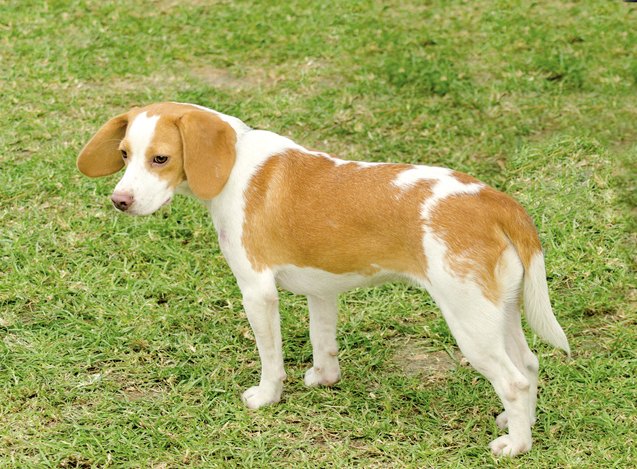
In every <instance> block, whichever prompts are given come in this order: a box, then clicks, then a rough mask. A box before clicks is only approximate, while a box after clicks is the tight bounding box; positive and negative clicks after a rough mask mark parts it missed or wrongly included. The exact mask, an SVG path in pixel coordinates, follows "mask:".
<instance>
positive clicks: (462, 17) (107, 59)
mask: <svg viewBox="0 0 637 469" xmlns="http://www.w3.org/2000/svg"><path fill="white" fill-rule="evenodd" d="M0 12H1V14H0V86H1V88H0V89H1V94H2V99H0V115H1V116H2V124H1V128H0V338H1V340H0V418H1V419H2V423H1V424H0V467H15V468H24V467H34V468H35V467H38V468H39V467H62V468H74V467H80V468H88V467H139V468H151V467H152V468H158V469H159V468H161V469H166V468H181V467H258V468H261V467H277V468H281V467H365V468H367V467H378V468H386V467H397V468H398V467H414V468H415V467H490V466H497V467H525V468H527V467H537V468H545V467H590V468H600V467H635V466H636V465H637V449H636V447H637V442H636V441H635V435H636V434H637V409H636V402H637V378H636V376H637V356H636V350H637V332H636V331H637V314H636V313H637V312H636V308H635V305H636V300H637V290H636V286H635V269H634V267H635V263H634V260H635V228H636V226H635V223H634V221H635V213H636V212H635V208H634V206H635V192H634V183H635V164H636V163H635V162H636V161H637V140H636V130H637V28H635V25H636V24H637V5H636V4H630V3H623V2H621V1H619V0H616V1H615V0H614V1H609V0H599V1H597V0H593V1H588V2H583V1H568V2H567V1H558V0H546V1H543V2H522V1H514V2H504V1H495V2H490V1H486V0H474V1H471V2H469V1H461V2H443V1H441V0H431V1H409V2H406V1H396V0H393V1H385V2H380V1H351V2H336V1H326V2H302V1H301V2H299V1H292V2H274V1H264V2H246V1H237V2H233V1H218V2H203V1H194V0H191V1H188V0H184V1H169V0H158V1H152V2H150V1H149V2H141V1H128V2H113V1H82V0H78V1H75V0H74V1H62V0H57V1H55V0H52V1H48V2H41V1H33V0H29V1H17V0H9V1H6V2H2V5H1V6H0ZM163 100H174V101H186V102H194V103H198V104H202V105H206V106H209V107H212V108H215V109H218V110H220V111H223V112H225V113H228V114H231V115H235V116H238V117H240V118H242V119H243V120H244V121H246V122H247V123H248V124H250V125H251V126H253V127H258V128H266V129H270V130H273V131H276V132H278V133H282V134H285V135H288V136H290V137H292V138H293V139H295V140H296V141H298V142H300V143H302V144H304V145H306V146H307V147H310V148H317V149H322V150H324V151H327V152H330V153H332V154H335V155H337V156H340V157H343V158H348V159H360V160H371V161H394V162H420V163H426V164H431V165H444V166H451V167H454V168H455V169H458V170H461V171H465V172H469V173H471V174H473V175H475V176H477V177H479V178H481V179H483V180H484V181H486V182H488V183H490V184H491V185H493V186H495V187H497V188H499V189H501V190H504V191H506V192H508V193H509V194H511V195H513V196H514V197H515V198H517V200H519V201H520V202H521V203H522V204H523V205H524V206H525V207H526V208H527V209H528V210H529V212H530V213H531V215H532V216H533V218H534V219H535V221H536V223H537V226H538V228H539V231H540V236H541V238H542V241H543V245H544V248H545V251H546V257H547V268H548V276H549V285H550V289H551V293H552V299H553V304H554V309H555V312H556V315H557V317H558V320H559V321H560V322H561V324H562V326H563V327H564V329H565V331H566V333H567V335H568V336H569V339H570V341H571V346H572V348H573V351H574V353H573V359H572V360H570V361H568V360H567V359H566V358H565V356H564V355H563V354H561V353H558V352H557V351H555V350H553V349H551V348H550V347H548V346H546V345H544V344H543V343H541V342H539V341H538V340H537V339H536V338H535V337H534V336H533V335H532V334H530V333H529V334H528V338H529V343H530V344H531V346H532V348H533V349H534V350H535V351H537V353H538V355H539V357H540V360H541V373H540V376H541V378H540V397H539V418H538V422H537V424H536V425H535V427H534V430H533V433H534V447H533V450H532V451H531V452H530V453H529V454H527V455H524V456H522V457H520V458H518V459H515V460H507V459H495V458H494V457H493V456H491V454H490V451H489V450H488V448H487V444H488V442H489V441H491V440H492V439H494V438H495V437H496V436H498V435H499V434H500V432H499V430H498V429H497V427H496V425H495V421H494V416H495V415H496V414H497V413H498V412H500V410H501V409H500V407H499V406H500V404H499V400H498V399H497V397H496V396H495V394H494V392H493V390H492V388H491V386H490V384H489V383H487V382H486V381H485V380H484V379H483V378H482V377H481V376H480V375H478V374H477V373H476V372H475V371H474V370H473V369H471V368H470V367H468V366H465V365H464V364H463V363H462V362H461V360H460V356H459V355H458V352H457V349H456V346H455V343H454V340H453V338H452V337H451V335H450V333H449V331H448V329H447V326H446V325H445V323H444V321H443V320H442V319H441V317H440V315H439V313H438V311H437V309H436V308H435V306H434V304H433V303H432V301H431V300H430V298H429V297H428V296H427V295H426V294H425V293H424V292H421V291H418V290H416V289H413V288H411V287H407V286H403V285H390V286H385V287H382V288H377V289H369V290H359V291H355V292H352V293H351V294H348V295H345V296H343V297H342V299H341V317H340V319H339V326H340V333H339V342H340V346H341V353H340V357H341V366H342V371H343V381H342V382H341V383H340V384H339V385H337V386H336V387H335V388H332V389H307V388H305V387H304V386H303V383H302V376H303V372H304V370H305V369H306V368H307V367H308V366H309V364H310V363H311V347H310V345H309V343H308V341H309V339H308V318H307V312H306V305H305V301H304V299H303V298H299V297H295V296H293V295H289V294H286V293H283V294H282V301H281V308H282V321H283V332H284V349H285V356H286V367H287V371H288V376H289V378H288V381H287V384H286V389H285V393H284V397H283V400H282V402H281V403H280V404H279V405H277V406H274V407H270V408H266V409H262V410H259V411H248V410H246V409H245V408H244V407H243V405H242V403H241V400H240V393H241V391H242V390H244V389H245V388H247V387H249V386H252V385H253V384H255V382H256V380H257V379H258V373H259V363H258V355H257V351H256V347H255V344H254V340H253V337H252V335H251V331H250V329H249V326H248V322H247V320H246V318H245V315H244V313H243V312H242V308H241V299H240V294H239V290H238V288H237V286H236V284H235V281H234V279H233V277H232V275H231V272H230V270H229V269H228V267H227V265H226V263H225V261H224V259H223V258H222V256H221V253H220V252H219V249H218V245H217V241H216V234H215V233H214V230H213V227H212V225H211V223H210V221H209V218H208V216H207V214H206V213H205V211H204V210H203V208H202V207H201V206H200V205H199V204H197V203H196V202H195V201H193V200H189V199H186V198H177V199H176V200H175V201H174V202H173V203H172V204H171V206H169V207H167V208H164V209H162V210H161V211H160V212H159V213H157V214H155V215H153V216H150V217H145V218H133V217H127V216H123V215H120V214H118V213H117V212H116V211H115V210H114V209H113V208H112V207H111V204H110V201H109V199H108V196H109V195H110V192H111V190H112V187H113V186H114V184H115V183H116V181H117V180H118V177H117V176H113V177H110V178H106V179H103V180H90V179H87V178H85V177H83V176H82V175H81V174H79V172H78V171H77V170H76V168H75V158H76V155H77V153H78V151H79V150H80V149H81V147H82V146H83V145H84V143H85V142H86V141H87V139H88V138H89V137H90V136H91V135H92V133H93V132H94V131H95V130H96V129H97V128H98V127H99V126H100V125H101V124H102V123H103V122H105V121H106V119H108V118H109V117H111V116H113V115H115V114H116V113H120V112H123V111H126V110H127V109H128V108H129V107H130V106H132V105H143V104H147V103H150V102H153V101H163Z"/></svg>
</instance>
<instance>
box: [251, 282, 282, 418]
mask: <svg viewBox="0 0 637 469" xmlns="http://www.w3.org/2000/svg"><path fill="white" fill-rule="evenodd" d="M242 292H243V307H244V309H245V312H246V315H247V316H248V321H250V325H251V326H252V331H253V332H254V337H255V339H256V342H257V347H258V349H259V357H260V358H261V381H260V382H259V385H258V386H253V387H251V388H250V389H248V390H247V391H245V392H244V393H243V402H244V403H245V405H246V406H248V408H250V409H258V408H259V407H262V406H265V405H268V404H273V403H275V402H279V399H281V392H282V391H283V380H284V379H285V377H286V375H285V370H284V369H283V349H282V343H281V325H280V320H279V300H278V295H277V291H276V287H274V285H272V286H271V287H270V288H267V289H263V288H259V289H254V288H249V289H246V290H245V291H242Z"/></svg>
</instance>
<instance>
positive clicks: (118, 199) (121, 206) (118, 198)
mask: <svg viewBox="0 0 637 469" xmlns="http://www.w3.org/2000/svg"><path fill="white" fill-rule="evenodd" d="M111 200H112V201H113V205H115V207H117V209H118V210H121V211H122V212H125V211H126V210H128V209H129V208H130V206H131V205H133V196H132V195H131V194H129V193H128V192H113V195H112V196H111Z"/></svg>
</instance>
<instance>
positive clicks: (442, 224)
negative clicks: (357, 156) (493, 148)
mask: <svg viewBox="0 0 637 469" xmlns="http://www.w3.org/2000/svg"><path fill="white" fill-rule="evenodd" d="M77 166H78V169H79V170H80V171H81V172H82V173H83V174H85V175H87V176H90V177H100V176H107V175H110V174H113V173H116V172H118V171H119V170H120V169H122V168H123V167H125V168H126V170H125V172H124V175H123V176H122V178H121V180H120V181H119V182H118V183H117V185H116V186H115V190H114V192H113V194H112V197H111V199H112V202H113V204H114V205H115V207H116V208H117V209H118V210H120V211H122V212H125V213H128V214H131V215H147V214H151V213H153V212H155V211H157V210H158V209H159V208H160V207H162V206H163V205H166V204H168V203H169V202H170V201H171V200H172V198H173V196H174V195H175V194H185V195H189V196H193V197H195V198H197V199H199V200H200V201H201V202H202V203H203V204H204V205H205V206H206V208H207V209H208V211H209V213H210V216H211V218H212V222H213V224H214V226H215V228H216V231H217V234H218V239H219V246H220V249H221V251H222V253H223V255H224V257H225V259H226V260H227V262H228V264H229V266H230V268H231V270H232V272H233V274H234V276H235V277H236V280H237V283H238V286H239V288H240V290H241V294H242V298H243V306H244V309H245V312H246V315H247V317H248V320H249V322H250V325H251V326H252V330H253V331H254V337H255V339H256V343H257V347H258V350H259V356H260V359H261V379H260V381H259V384H258V385H256V386H254V387H251V388H249V389H248V390H247V391H245V392H244V393H243V396H242V399H243V402H244V403H245V405H246V406H247V407H249V408H250V409H256V408H259V407H262V406H265V405H268V404H273V403H276V402H278V401H279V400H280V397H281V392H282V389H283V381H284V380H285V378H286V374H285V371H284V367H283V353H282V341H281V330H280V321H279V311H278V295H277V286H278V287H281V288H283V289H286V290H289V291H291V292H293V293H296V294H301V295H306V296H307V298H308V305H309V314H310V340H311V343H312V352H313V364H312V367H311V368H310V369H308V370H307V372H306V373H305V379H304V381H305V384H306V385H307V386H317V385H325V386H330V385H333V384H334V383H336V382H337V381H339V379H340V377H341V372H340V367H339V362H338V357H337V354H338V346H337V341H336V322H337V320H336V318H337V298H338V295H339V294H340V293H343V292H345V291H347V290H350V289H353V288H356V287H361V286H369V285H375V284H379V283H383V282H387V281H394V280H399V281H407V282H409V283H411V284H414V285H417V286H420V287H422V288H424V289H425V290H427V291H428V292H429V294H430V295H431V296H432V298H433V299H434V300H435V302H436V304H437V305H438V306H439V308H440V310H441V312H442V314H443V316H444V318H445V320H446V322H447V324H448V325H449V328H450V330H451V332H452V334H453V336H454V338H455V339H456V341H457V343H458V346H459V348H460V350H461V351H462V353H463V354H464V356H465V357H466V359H467V360H468V361H469V362H470V363H471V365H472V366H473V367H474V368H475V369H476V370H477V371H479V372H480V373H481V374H482V375H484V376H485V377H486V378H487V379H488V380H489V381H490V382H491V384H492V385H493V387H494V389H495V392H496V393H497V395H498V396H499V397H500V399H501V400H502V404H503V406H504V411H503V412H502V413H501V414H500V415H499V416H498V417H497V418H496V422H497V424H498V426H499V427H500V428H501V429H505V428H507V427H508V432H509V433H508V434H505V435H502V436H500V437H498V438H497V439H495V440H494V441H492V442H491V443H490V447H491V450H492V451H493V453H494V454H495V455H506V456H515V455H518V454H521V453H524V452H526V451H529V450H530V449H531V444H532V440H531V426H532V425H533V423H534V421H535V407H536V396H537V382H538V359H537V357H536V356H535V355H534V354H533V353H532V352H531V350H530V349H529V347H528V345H527V342H526V340H525V337H524V333H523V331H522V327H521V313H520V303H521V301H520V300H521V298H522V297H523V299H524V309H525V313H526V317H527V321H528V323H529V324H530V326H531V328H532V329H533V330H534V331H535V332H536V333H537V334H538V335H539V336H540V337H541V338H543V339H544V340H545V341H547V342H548V343H550V344H552V345H553V346H555V347H558V348H560V349H562V350H564V351H565V352H566V353H567V354H568V355H569V356H570V348H569V344H568V340H567V338H566V335H565V334H564V332H563V330H562V328H561V327H560V325H559V324H558V322H557V320H556V318H555V316H554V314H553V311H552V308H551V303H550V299H549V292H548V286H547V282H546V271H545V264H544V255H543V252H542V248H541V246H540V240H539V237H538V233H537V230H536V228H535V226H534V224H533V221H532V220H531V218H530V217H529V215H528V214H527V213H526V211H525V210H524V209H523V208H522V207H521V206H520V205H519V204H518V203H517V202H515V201H514V200H513V199H512V198H510V197H509V196H507V195H505V194H503V193H501V192H499V191H497V190H495V189H493V188H491V187H489V186H487V185H486V184H484V183H482V182H480V181H478V180H477V179H475V178H473V177H471V176H468V175H466V174H463V173H460V172H456V171H453V170H451V169H447V168H442V167H431V166H422V165H412V164H394V163H366V162H357V161H346V160H341V159H338V158H334V157H332V156H330V155H328V154H326V153H323V152H318V151H311V150H308V149H306V148H304V147H302V146H301V145H299V144H297V143H295V142H293V141H292V140H290V139H288V138H286V137H283V136H281V135H278V134H276V133H273V132H269V131H265V130H256V129H252V128H250V127H249V126H247V125H246V124H245V123H243V122H242V121H241V120H239V119H238V118H236V117H232V116H229V115H225V114H223V113H220V112H217V111H214V110H211V109H208V108H205V107H202V106H198V105H193V104H184V103H156V104H151V105H148V106H146V107H141V108H133V109H131V110H130V111H128V112H126V113H123V114H120V115H118V116H115V117H113V118H112V119H110V120H109V121H108V122H106V124H104V125H103V126H102V127H101V128H100V129H99V130H98V131H97V133H96V134H95V135H94V136H93V137H92V138H91V139H90V140H89V142H88V143H87V144H86V146H85V147H84V148H83V149H82V150H81V152H80V154H79V156H78V160H77Z"/></svg>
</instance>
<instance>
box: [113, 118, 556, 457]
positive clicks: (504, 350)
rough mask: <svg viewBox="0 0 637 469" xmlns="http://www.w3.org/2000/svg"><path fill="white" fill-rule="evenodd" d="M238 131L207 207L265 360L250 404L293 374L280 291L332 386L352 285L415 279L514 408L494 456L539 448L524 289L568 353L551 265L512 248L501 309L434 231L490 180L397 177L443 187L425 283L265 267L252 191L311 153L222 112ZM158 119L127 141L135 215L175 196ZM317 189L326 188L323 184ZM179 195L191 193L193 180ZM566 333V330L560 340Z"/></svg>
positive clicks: (139, 126) (440, 172) (538, 319)
mask: <svg viewBox="0 0 637 469" xmlns="http://www.w3.org/2000/svg"><path fill="white" fill-rule="evenodd" d="M198 107H199V108H200V109H205V110H207V111H210V112H214V113H216V114H217V115H219V116H220V117H221V118H222V119H224V120H225V121H226V122H228V123H229V124H230V125H231V126H232V128H233V129H234V130H235V132H236V133H237V143H236V162H235V165H234V167H233V169H232V171H231V173H230V176H229V179H228V181H227V183H226V185H225V186H224V188H223V189H222V191H221V192H220V193H219V194H218V195H217V196H216V197H215V198H214V199H212V200H209V201H203V203H204V204H205V205H206V207H207V209H208V211H209V213H210V216H211V217H212V221H213V223H214V226H215V228H216V230H217V233H218V236H219V245H220V248H221V251H222V252H223V254H224V256H225V258H226V259H227V261H228V264H229V266H230V268H231V269H232V271H233V273H234V275H235V277H236V279H237V283H238V285H239V288H240V289H241V293H242V295H243V304H244V307H245V311H246V315H247V317H248V320H249V322H250V325H251V326H252V329H253V331H254V335H255V339H256V342H257V347H258V349H259V355H260V358H261V366H262V368H261V379H260V381H259V383H258V384H257V385H256V386H253V387H251V388H250V389H248V390H247V391H245V392H244V394H243V400H244V402H245V404H246V405H247V406H248V407H249V408H258V407H261V406H264V405H268V404H272V403H275V402H277V401H279V399H280V397H281V392H282V389H283V380H284V379H285V378H286V374H285V371H284V367H283V352H282V340H281V331H280V319H279V310H278V294H277V285H278V286H280V287H282V288H285V289H288V290H290V291H292V292H295V293H298V294H302V295H306V296H307V297H308V305H309V310H310V339H311V342H312V349H313V356H314V359H313V366H312V367H311V368H310V369H308V370H307V372H306V374H305V384H307V385H308V386H315V385H319V384H323V385H330V384H334V383H335V382H336V381H338V380H339V379H340V367H339V363H338V357H337V350H338V346H337V343H336V317H337V309H338V308H337V303H338V302H337V298H338V295H339V294H340V293H342V292H344V291H347V290H350V289H352V288H356V287H360V286H367V285H373V284H377V283H382V282H386V281H389V280H396V279H398V280H401V279H408V280H410V281H411V282H413V283H415V284H417V285H419V286H421V287H423V288H426V289H427V290H428V291H429V292H430V294H431V295H432V297H433V298H434V300H435V301H436V302H437V304H438V305H439V306H440V309H441V311H442V314H443V316H444V317H445V319H446V321H447V323H448V324H449V328H450V329H451V332H452V333H453V335H454V337H455V338H456V340H457V341H458V345H459V347H460V349H461V350H462V352H463V353H464V354H465V356H466V357H467V358H468V360H469V361H470V362H471V363H472V364H473V366H474V367H475V368H476V369H477V370H478V371H480V372H481V373H482V374H484V376H485V377H487V379H489V380H490V381H491V383H492V384H493V386H494V388H495V390H496V392H497V394H498V395H499V396H500V398H501V400H502V402H503V404H504V408H505V411H504V412H503V413H502V414H501V415H500V416H499V417H498V419H497V423H498V425H499V426H500V427H502V428H504V427H507V426H508V427H509V433H508V434H507V435H504V436H501V437H499V438H497V439H496V440H494V441H493V442H492V443H491V448H492V450H493V452H494V453H495V454H498V455H499V454H504V455H509V456H514V455H516V454H519V453H521V452H525V451H528V450H529V449H530V448H531V430H530V428H531V424H532V422H533V421H534V419H535V390H536V387H537V358H536V357H535V356H534V355H533V353H532V352H531V351H530V350H529V348H528V346H527V344H526V341H525V339H524V334H523V332H522V329H521V326H520V312H519V308H518V302H517V299H518V293H519V291H520V289H521V288H524V291H525V296H528V298H527V301H526V308H527V310H528V311H529V321H530V323H531V325H532V326H533V327H535V328H537V329H538V332H539V333H540V335H541V336H542V337H545V338H546V339H547V340H548V341H549V342H551V343H553V344H555V345H557V346H558V347H561V348H564V349H565V350H568V342H567V341H566V337H565V336H564V334H563V332H562V331H561V329H560V327H559V325H558V324H557V322H556V321H555V318H554V316H553V315H552V312H551V309H550V302H549V300H548V290H547V288H546V280H545V272H544V261H543V257H542V256H541V254H539V255H538V257H537V258H536V259H534V261H533V264H532V267H531V269H530V272H526V273H525V272H524V271H523V268H522V265H521V262H520V259H519V256H518V255H517V253H516V251H515V249H514V248H513V247H512V246H511V247H510V248H508V249H507V250H506V251H505V253H504V254H503V255H502V257H501V259H500V264H499V265H498V278H501V279H503V280H502V282H501V287H502V288H504V290H505V291H504V295H503V300H502V302H501V304H494V303H493V302H492V301H490V300H488V299H487V298H486V297H485V295H484V294H483V291H482V289H481V287H480V286H479V284H478V282H477V281H476V279H473V278H471V277H463V278H459V277H458V276H457V275H455V274H454V272H453V270H452V269H451V268H450V265H449V259H448V251H447V246H446V245H445V243H444V242H443V240H442V239H441V238H439V237H438V236H437V234H436V233H435V232H434V231H432V229H431V228H430V227H429V226H428V225H427V221H428V219H429V217H430V214H431V212H432V210H433V209H434V208H435V207H436V205H437V204H438V203H439V202H440V201H442V200H444V199H446V198H447V197H450V196H454V195H458V194H477V193H478V192H479V191H480V190H481V189H482V188H483V187H485V186H484V184H482V183H469V184H465V183H462V182H461V181H459V180H458V179H456V178H455V177H454V176H453V172H452V171H451V170H449V169H447V168H438V167H428V166H412V167H410V168H409V169H406V170H405V171H403V172H401V173H400V174H398V176H397V177H396V178H395V180H394V181H393V184H394V185H395V186H396V187H398V188H400V189H403V190H404V192H405V194H407V193H408V191H407V189H409V188H411V187H413V186H414V185H416V184H417V183H418V182H419V181H423V180H429V181H434V183H433V185H432V196H431V197H429V198H427V199H426V200H425V201H424V203H423V204H422V206H421V217H420V219H418V220H412V221H411V222H412V223H419V224H422V225H423V233H424V235H423V239H422V248H423V249H424V250H425V252H426V255H427V272H426V275H425V276H423V277H414V276H413V275H412V276H409V275H407V274H405V273H402V272H388V271H382V270H381V271H379V272H378V273H377V274H375V275H373V276H363V275H360V274H357V273H346V274H338V275H337V274H332V273H329V272H326V271H323V270H320V269H316V268H310V267H298V266H293V265H278V266H270V268H267V269H265V270H263V271H256V270H255V269H254V268H253V266H252V264H251V263H250V262H249V260H248V255H247V252H246V250H245V248H244V246H243V244H242V234H243V225H244V220H245V198H244V194H245V192H246V190H247V188H248V185H249V181H250V179H251V178H252V176H253V175H254V174H255V173H256V172H257V170H258V169H259V167H260V166H261V165H262V164H263V163H264V162H265V161H267V160H268V159H269V158H270V157H271V156H272V155H275V154H281V153H283V152H284V151H285V150H290V149H296V150H301V151H306V152H307V150H305V149H304V148H303V147H301V146H300V145H298V144H296V143H294V142H293V141H291V140H290V139H288V138H285V137H282V136H280V135H277V134H275V133H272V132H267V131H263V130H252V129H250V128H249V127H248V126H247V125H245V124H244V123H243V122H241V121H240V120H239V119H237V118H235V117H231V116H227V115H225V114H221V113H217V112H216V111H213V110H210V109H207V108H203V107H201V106H198ZM157 119H158V117H152V118H149V117H148V116H147V115H146V114H145V113H142V114H140V115H139V116H138V117H137V118H136V119H135V120H134V121H133V123H132V124H131V127H130V128H129V132H128V138H129V139H130V142H131V150H132V155H130V157H129V163H128V165H127V168H126V172H125V173H124V176H123V178H122V180H121V181H120V182H119V184H118V185H117V187H116V191H124V192H126V193H129V194H131V195H133V196H134V200H135V202H134V205H133V207H132V211H133V213H137V214H146V213H151V212H153V211H154V210H157V209H158V208H159V207H160V206H161V205H162V204H163V203H164V202H165V201H166V200H170V197H171V196H172V192H171V191H172V190H171V189H170V188H168V187H167V186H166V184H165V183H163V182H162V181H161V180H159V179H158V178H157V177H156V176H153V175H152V174H151V173H150V172H149V171H148V170H147V168H146V166H145V162H144V158H145V156H144V155H145V152H146V148H147V147H148V145H149V144H150V142H151V141H152V139H153V136H154V132H155V124H156V122H157ZM315 153H316V154H317V155H319V156H323V157H325V158H329V159H330V160H331V161H333V162H334V165H335V166H341V165H346V164H356V165H358V166H359V167H360V168H361V169H364V168H368V167H372V166H375V165H377V164H379V163H365V162H355V163H352V162H349V161H344V160H339V159H337V158H332V157H330V156H329V155H326V154H323V153H320V152H315ZM317 190H319V189H318V188H317ZM176 192H178V193H183V194H187V195H192V191H190V188H189V187H188V184H187V182H184V183H182V184H181V185H180V186H179V187H178V188H177V189H176ZM560 333H561V334H560Z"/></svg>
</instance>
